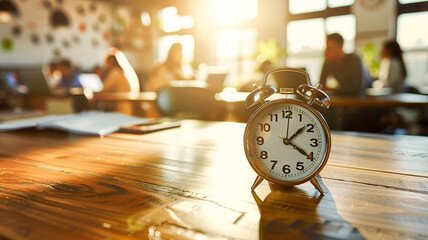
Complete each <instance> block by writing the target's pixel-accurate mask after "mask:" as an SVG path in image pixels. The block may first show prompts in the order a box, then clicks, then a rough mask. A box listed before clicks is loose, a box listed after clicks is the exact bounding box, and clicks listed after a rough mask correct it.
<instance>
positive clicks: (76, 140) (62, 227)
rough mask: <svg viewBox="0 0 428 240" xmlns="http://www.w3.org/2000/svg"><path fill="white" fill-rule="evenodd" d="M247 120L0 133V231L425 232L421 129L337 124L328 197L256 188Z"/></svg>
mask: <svg viewBox="0 0 428 240" xmlns="http://www.w3.org/2000/svg"><path fill="white" fill-rule="evenodd" d="M244 128H245V124H241V123H230V122H202V121H190V120H186V121H183V124H182V127H181V128H176V129H170V130H166V131H161V132H156V133H151V134H146V135H130V134H125V133H116V134H112V135H109V136H107V137H104V138H96V137H80V136H76V135H72V134H68V133H64V132H59V131H49V130H41V131H37V130H22V131H16V132H8V133H0V142H1V145H0V212H1V214H0V239H1V238H2V237H5V238H10V239H225V238H226V239H229V238H233V239H258V238H259V239H362V238H367V239H427V238H428V149H427V146H428V138H426V137H416V136H385V135H368V134H356V133H346V132H334V133H333V134H332V152H331V155H330V159H329V161H328V163H327V165H326V167H325V168H324V170H323V171H322V172H321V175H322V177H323V182H324V184H325V186H324V188H326V189H327V191H328V193H327V194H326V195H325V196H321V195H320V194H319V193H318V192H317V191H316V190H315V188H313V187H312V185H311V184H310V183H305V184H303V185H299V186H298V187H294V188H287V189H277V188H272V190H271V189H270V186H269V184H267V182H266V181H264V182H263V183H262V184H261V185H260V186H259V187H258V188H257V189H256V191H255V192H253V193H252V192H251V191H250V187H251V185H252V183H253V180H254V178H255V173H254V172H253V170H252V169H251V167H250V165H249V164H248V162H247V160H246V158H245V154H244V150H243V139H242V138H243V132H244Z"/></svg>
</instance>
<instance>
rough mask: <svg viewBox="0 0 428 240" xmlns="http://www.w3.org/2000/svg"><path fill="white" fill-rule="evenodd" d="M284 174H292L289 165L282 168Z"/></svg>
mask: <svg viewBox="0 0 428 240" xmlns="http://www.w3.org/2000/svg"><path fill="white" fill-rule="evenodd" d="M282 172H283V173H285V174H289V173H290V172H291V170H290V166H289V165H284V166H283V167H282Z"/></svg>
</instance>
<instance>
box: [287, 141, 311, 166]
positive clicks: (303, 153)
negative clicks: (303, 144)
mask: <svg viewBox="0 0 428 240" xmlns="http://www.w3.org/2000/svg"><path fill="white" fill-rule="evenodd" d="M284 141H285V140H284ZM289 144H290V145H291V146H293V148H294V149H296V150H297V151H298V152H299V153H301V154H302V155H304V156H306V159H311V161H313V160H314V157H313V154H312V153H310V154H307V153H306V152H305V150H303V149H301V148H300V147H298V146H297V145H295V144H293V143H292V142H289Z"/></svg>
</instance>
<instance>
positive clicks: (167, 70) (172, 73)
mask: <svg viewBox="0 0 428 240" xmlns="http://www.w3.org/2000/svg"><path fill="white" fill-rule="evenodd" d="M182 49H183V47H182V45H181V44H180V43H174V44H172V46H171V48H170V49H169V53H168V57H167V59H166V61H165V62H164V63H161V64H157V65H155V67H154V68H153V69H152V73H151V76H150V79H149V82H148V83H147V86H146V91H153V92H157V91H159V90H160V89H161V88H163V87H166V86H168V85H169V84H170V82H171V81H173V80H194V79H195V78H194V77H187V76H185V75H184V74H183V70H182V58H183V52H182Z"/></svg>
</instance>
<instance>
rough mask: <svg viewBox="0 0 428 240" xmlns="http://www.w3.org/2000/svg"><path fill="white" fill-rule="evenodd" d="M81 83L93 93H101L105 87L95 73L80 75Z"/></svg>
mask: <svg viewBox="0 0 428 240" xmlns="http://www.w3.org/2000/svg"><path fill="white" fill-rule="evenodd" d="M79 82H80V85H82V87H83V88H89V89H91V90H92V91H93V92H100V91H101V90H103V87H104V85H103V82H102V81H101V79H100V77H99V76H98V75H97V74H95V73H81V74H79Z"/></svg>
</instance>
